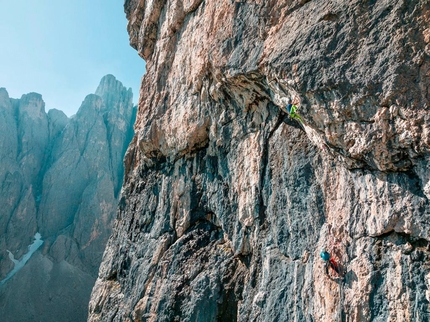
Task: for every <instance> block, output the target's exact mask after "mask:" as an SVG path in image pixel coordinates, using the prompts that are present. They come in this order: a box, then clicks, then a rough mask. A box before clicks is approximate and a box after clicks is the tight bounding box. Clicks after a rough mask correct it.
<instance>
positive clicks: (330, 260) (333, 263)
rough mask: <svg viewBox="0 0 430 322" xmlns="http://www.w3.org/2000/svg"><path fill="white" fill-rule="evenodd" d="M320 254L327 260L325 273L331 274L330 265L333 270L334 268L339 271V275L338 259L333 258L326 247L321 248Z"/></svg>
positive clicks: (338, 272)
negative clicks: (329, 271)
mask: <svg viewBox="0 0 430 322" xmlns="http://www.w3.org/2000/svg"><path fill="white" fill-rule="evenodd" d="M320 255H321V258H322V259H323V260H324V262H325V273H326V274H327V275H329V273H328V268H329V267H330V268H331V269H332V270H334V271H335V272H336V273H337V275H339V276H340V269H339V265H338V264H337V263H336V261H335V260H334V259H333V257H331V255H330V254H329V253H328V252H327V251H326V250H325V249H324V248H323V249H321V253H320Z"/></svg>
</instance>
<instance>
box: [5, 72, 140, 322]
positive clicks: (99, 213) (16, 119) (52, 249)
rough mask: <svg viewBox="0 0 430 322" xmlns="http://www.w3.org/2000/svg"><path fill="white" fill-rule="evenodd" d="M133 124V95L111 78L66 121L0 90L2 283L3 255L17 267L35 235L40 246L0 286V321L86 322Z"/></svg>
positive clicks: (37, 100)
mask: <svg viewBox="0 0 430 322" xmlns="http://www.w3.org/2000/svg"><path fill="white" fill-rule="evenodd" d="M134 118H135V108H134V107H133V102H132V93H131V89H127V88H125V87H124V86H123V85H122V84H121V82H119V81H117V80H116V79H115V77H114V76H112V75H107V76H105V77H104V78H103V79H102V80H101V82H100V85H99V87H98V89H97V90H96V94H91V95H88V96H87V97H86V98H85V100H84V102H83V103H82V106H81V107H80V109H79V111H78V112H77V114H76V115H74V116H73V117H72V118H70V119H69V118H68V117H67V116H66V115H65V114H64V113H63V112H61V111H58V110H50V111H49V112H48V113H46V112H45V104H44V102H43V100H42V97H41V95H39V94H36V93H31V94H27V95H23V96H22V98H21V99H19V100H15V99H10V98H9V96H8V94H7V92H6V90H4V89H0V132H1V137H0V148H1V149H0V209H1V210H0V214H1V215H0V231H1V234H0V269H1V270H0V280H3V279H4V278H5V276H6V274H7V273H9V272H10V271H11V270H12V268H13V266H14V264H13V262H12V261H11V260H10V258H9V256H8V253H7V250H9V251H10V252H11V253H12V254H13V255H14V257H15V259H17V260H19V259H20V258H22V256H23V255H24V254H25V253H27V251H28V245H30V244H31V242H32V239H33V236H34V235H35V233H36V232H39V233H40V234H41V235H42V239H43V241H44V244H43V246H42V247H41V248H40V250H39V251H38V252H36V253H35V254H34V255H33V256H32V257H31V259H30V261H29V262H28V263H27V264H26V265H25V267H24V268H23V269H22V270H20V271H19V272H18V273H17V274H16V275H14V276H13V278H11V279H10V280H8V281H7V282H5V283H0V312H1V315H2V318H1V319H2V320H3V319H4V320H5V321H11V322H12V321H29V320H34V319H36V320H38V321H39V320H40V321H42V320H43V321H74V322H75V321H85V320H86V317H87V306H88V299H89V295H90V292H91V288H92V286H93V284H94V281H95V278H96V276H97V271H98V267H99V265H100V261H101V258H102V254H103V250H104V248H105V244H106V241H107V239H108V237H109V235H110V233H111V229H112V223H113V219H114V216H115V212H116V207H117V202H118V194H119V190H120V186H121V184H122V179H123V159H122V158H123V156H124V154H125V150H126V147H127V146H128V144H129V142H130V140H131V138H132V136H133V122H134ZM23 303H25V304H23ZM23 306H25V310H24V309H23Z"/></svg>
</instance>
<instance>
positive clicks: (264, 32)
mask: <svg viewBox="0 0 430 322" xmlns="http://www.w3.org/2000/svg"><path fill="white" fill-rule="evenodd" d="M125 11H126V14H127V17H128V19H129V25H128V31H129V34H130V41H131V45H132V46H133V47H134V48H135V49H136V50H137V51H138V53H139V54H140V55H141V56H142V57H143V58H144V59H145V60H146V62H147V74H146V75H145V76H144V78H143V82H142V87H141V95H140V102H139V112H138V116H137V122H136V127H135V130H136V135H135V137H134V139H133V141H132V143H131V145H130V147H129V150H128V152H127V156H126V170H125V171H126V182H125V183H124V186H123V189H122V197H121V201H120V206H119V211H118V216H117V221H116V225H115V229H114V232H113V234H112V236H111V238H110V240H109V242H108V246H107V249H106V251H105V255H104V260H103V262H102V265H101V268H100V271H99V278H98V280H97V282H96V285H95V287H94V289H93V294H92V299H91V302H90V317H89V321H108V320H109V321H427V320H428V319H429V314H430V313H428V312H430V306H429V300H430V291H429V287H430V267H429V265H428V260H429V256H430V253H429V249H430V246H429V241H430V230H429V228H430V226H429V223H430V221H429V219H430V204H429V198H430V181H429V180H430V175H429V174H430V171H429V170H430V169H429V167H430V105H429V98H430V87H429V85H430V58H429V55H430V29H429V20H430V3H429V2H428V1H424V0H423V1H409V2H407V1H392V0H381V1H355V0H350V1H335V0H333V1H326V0H313V1H294V0H288V1H287V0H285V1H246V0H245V1H231V0H223V1H211V0H209V1H207V0H206V1H201V0H194V1H192V0H151V1H133V0H127V1H125ZM288 97H291V98H293V101H294V103H296V104H297V105H298V113H299V114H300V116H301V119H302V123H301V122H297V121H296V120H291V119H289V118H288V115H287V114H286V113H285V112H286V110H285V106H286V103H287V99H288ZM322 247H325V248H326V249H327V250H328V251H329V252H330V253H331V254H332V256H333V258H334V259H335V260H336V261H337V262H338V263H339V265H340V267H341V270H342V272H343V273H344V277H343V278H341V277H336V276H335V275H333V276H331V277H330V276H327V275H326V274H325V269H324V263H323V261H322V259H321V258H320V256H319V252H320V249H321V248H322Z"/></svg>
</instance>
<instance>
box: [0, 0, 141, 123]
mask: <svg viewBox="0 0 430 322" xmlns="http://www.w3.org/2000/svg"><path fill="white" fill-rule="evenodd" d="M123 4H124V1H123V0H68V1H65V0H54V1H53V0H0V41H1V49H0V87H5V88H6V89H7V91H8V92H9V96H10V97H13V98H20V97H21V95H22V94H26V93H29V92H37V93H40V94H42V96H43V99H44V101H45V104H46V106H45V108H46V111H48V110H49V109H51V108H56V109H59V110H62V111H64V112H65V113H66V114H67V115H68V116H71V115H72V114H74V113H76V111H77V110H78V108H79V107H80V105H81V103H82V101H83V99H84V98H85V96H86V95H87V94H90V93H94V92H95V90H96V88H97V86H98V84H99V82H100V79H101V78H102V77H103V76H104V75H106V74H113V75H114V76H115V77H116V78H117V79H118V80H120V81H121V82H122V83H123V84H124V86H126V87H131V88H132V90H133V97H134V99H133V100H134V101H135V102H137V99H138V95H139V85H140V79H141V77H142V76H143V74H144V72H145V62H144V60H143V59H142V58H140V57H139V56H138V54H137V52H136V51H135V50H134V49H133V48H131V47H130V45H129V40H128V34H127V29H126V26H127V20H126V18H125V13H124V9H123Z"/></svg>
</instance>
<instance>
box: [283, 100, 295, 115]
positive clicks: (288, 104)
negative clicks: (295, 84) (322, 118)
mask: <svg viewBox="0 0 430 322" xmlns="http://www.w3.org/2000/svg"><path fill="white" fill-rule="evenodd" d="M286 109H287V112H288V114H291V110H293V112H295V111H296V109H297V106H296V105H293V104H292V100H291V98H288V100H287V107H286Z"/></svg>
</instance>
